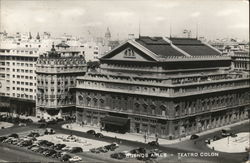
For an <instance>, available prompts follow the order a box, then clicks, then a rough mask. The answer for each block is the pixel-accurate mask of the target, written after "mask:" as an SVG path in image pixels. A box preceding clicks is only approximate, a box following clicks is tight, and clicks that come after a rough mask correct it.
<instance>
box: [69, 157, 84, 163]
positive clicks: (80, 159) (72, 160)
mask: <svg viewBox="0 0 250 163" xmlns="http://www.w3.org/2000/svg"><path fill="white" fill-rule="evenodd" d="M69 161H70V162H77V161H82V158H81V157H79V156H74V157H72V158H70V159H69Z"/></svg>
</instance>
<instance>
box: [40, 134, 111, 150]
mask: <svg viewBox="0 0 250 163" xmlns="http://www.w3.org/2000/svg"><path fill="white" fill-rule="evenodd" d="M37 139H38V140H48V141H50V142H53V143H55V144H66V145H67V146H68V147H81V148H82V149H83V151H89V149H91V148H98V147H102V146H105V145H108V144H109V143H106V142H104V141H98V140H93V139H87V138H82V137H77V136H74V135H73V136H70V135H66V134H55V135H44V136H40V137H38V138H37Z"/></svg>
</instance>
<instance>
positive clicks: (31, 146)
mask: <svg viewBox="0 0 250 163" xmlns="http://www.w3.org/2000/svg"><path fill="white" fill-rule="evenodd" d="M34 147H38V145H36V144H32V145H30V146H29V147H28V148H27V149H32V148H34Z"/></svg>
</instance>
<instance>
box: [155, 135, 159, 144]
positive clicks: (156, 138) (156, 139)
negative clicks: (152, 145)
mask: <svg viewBox="0 0 250 163" xmlns="http://www.w3.org/2000/svg"><path fill="white" fill-rule="evenodd" d="M158 139H159V138H158V134H155V141H156V142H157V143H158Z"/></svg>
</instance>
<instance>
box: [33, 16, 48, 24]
mask: <svg viewBox="0 0 250 163" xmlns="http://www.w3.org/2000/svg"><path fill="white" fill-rule="evenodd" d="M35 21H36V22H38V23H44V22H45V21H46V20H45V18H42V17H36V18H35Z"/></svg>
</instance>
